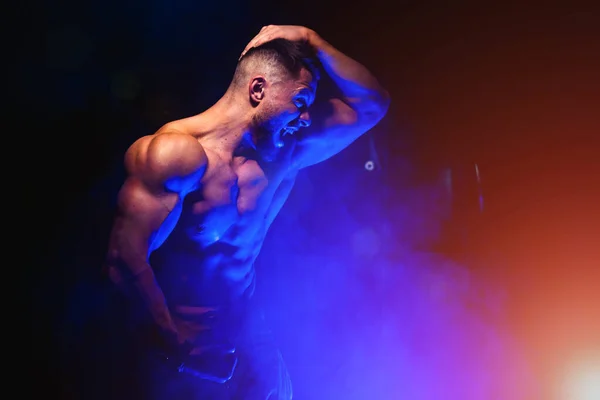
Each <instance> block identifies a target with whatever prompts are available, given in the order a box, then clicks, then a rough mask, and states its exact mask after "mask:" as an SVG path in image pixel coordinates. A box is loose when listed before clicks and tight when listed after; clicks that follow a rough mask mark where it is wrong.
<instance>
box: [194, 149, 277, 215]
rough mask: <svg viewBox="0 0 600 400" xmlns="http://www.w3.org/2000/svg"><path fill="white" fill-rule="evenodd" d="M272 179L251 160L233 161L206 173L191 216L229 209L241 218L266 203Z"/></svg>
mask: <svg viewBox="0 0 600 400" xmlns="http://www.w3.org/2000/svg"><path fill="white" fill-rule="evenodd" d="M270 181H271V179H269V177H268V175H267V173H266V172H265V170H264V169H263V168H261V166H260V165H259V164H258V163H257V162H256V161H254V160H234V161H233V163H232V164H230V165H226V164H222V165H220V166H218V168H214V169H212V170H209V171H208V172H207V174H206V175H205V177H204V179H203V181H202V182H201V188H200V190H199V191H198V193H196V196H195V201H194V204H193V210H192V211H193V213H194V214H196V215H201V214H204V213H206V212H209V211H211V210H216V209H219V208H229V209H231V211H235V212H236V214H237V215H239V216H242V215H245V214H248V213H251V212H255V211H257V209H259V208H260V206H261V205H264V204H266V203H268V191H269V190H268V189H269V186H272V185H270V183H275V182H270Z"/></svg>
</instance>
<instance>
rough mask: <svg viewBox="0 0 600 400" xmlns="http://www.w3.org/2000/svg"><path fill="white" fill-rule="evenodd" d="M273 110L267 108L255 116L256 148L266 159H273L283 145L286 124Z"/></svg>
mask: <svg viewBox="0 0 600 400" xmlns="http://www.w3.org/2000/svg"><path fill="white" fill-rule="evenodd" d="M272 111H273V110H270V109H266V110H263V111H262V112H261V113H258V114H256V115H255V116H254V127H255V143H256V150H257V151H258V153H259V155H260V156H261V157H262V158H263V159H264V160H265V161H273V160H274V159H275V158H276V156H277V154H278V153H279V151H280V149H281V148H282V147H283V140H282V136H281V135H282V130H283V129H284V127H285V124H283V123H282V122H281V121H280V120H279V119H278V118H276V116H275V113H274V112H272Z"/></svg>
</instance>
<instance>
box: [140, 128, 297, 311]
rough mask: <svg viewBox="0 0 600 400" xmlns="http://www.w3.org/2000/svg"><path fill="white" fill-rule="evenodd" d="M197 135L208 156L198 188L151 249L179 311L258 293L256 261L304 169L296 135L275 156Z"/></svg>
mask: <svg viewBox="0 0 600 400" xmlns="http://www.w3.org/2000/svg"><path fill="white" fill-rule="evenodd" d="M190 134H193V133H190ZM198 140H199V141H200V143H201V144H202V145H203V146H204V150H205V152H206V155H207V158H208V165H207V169H206V171H205V173H204V175H203V177H202V179H201V182H200V185H199V188H198V189H197V190H195V191H193V192H191V193H189V194H187V196H186V197H185V198H184V201H183V202H182V204H181V205H180V206H181V207H182V210H181V216H180V218H179V220H178V221H177V222H176V225H175V227H174V229H173V231H172V233H171V234H170V235H169V237H168V238H163V237H160V231H159V233H158V237H156V238H155V240H154V243H153V244H154V248H153V249H151V250H155V251H154V253H153V254H152V256H151V259H150V260H151V264H152V266H153V268H154V269H155V273H156V276H157V280H158V282H159V284H160V285H161V288H162V289H163V292H164V294H165V296H166V299H167V302H168V303H169V305H170V308H171V309H173V310H174V311H175V310H177V309H186V308H187V307H190V306H220V305H223V304H227V303H231V302H235V301H237V300H239V299H240V298H242V297H245V296H250V295H251V294H252V291H253V289H254V280H255V271H254V262H255V260H256V258H257V256H258V254H259V251H260V249H261V247H262V245H263V242H264V240H265V236H266V233H267V230H268V228H269V226H270V225H271V223H272V222H273V220H274V219H275V217H276V215H277V213H278V212H279V211H280V209H281V207H282V206H283V204H284V203H285V200H286V199H287V197H288V195H289V193H290V191H291V189H292V187H293V184H294V181H295V177H296V172H297V171H296V170H294V169H292V160H291V156H292V151H293V147H294V143H293V142H291V141H290V142H289V143H287V144H286V146H285V147H284V148H283V149H282V151H281V153H280V155H279V157H278V158H277V160H276V161H273V162H270V163H262V162H260V161H257V160H255V159H253V158H251V157H248V156H244V155H233V157H232V155H231V154H226V153H223V152H220V151H219V150H218V149H217V148H213V147H211V145H210V144H209V143H207V142H206V141H203V138H202V137H200V138H199V139H198ZM170 223H174V222H172V221H169V220H168V219H167V221H165V224H170ZM163 242H164V243H163Z"/></svg>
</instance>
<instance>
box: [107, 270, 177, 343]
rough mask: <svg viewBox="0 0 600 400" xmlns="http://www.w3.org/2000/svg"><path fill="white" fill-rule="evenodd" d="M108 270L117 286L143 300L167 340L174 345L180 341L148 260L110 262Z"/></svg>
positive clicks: (143, 304) (142, 302)
mask: <svg viewBox="0 0 600 400" xmlns="http://www.w3.org/2000/svg"><path fill="white" fill-rule="evenodd" d="M108 272H109V277H110V279H111V281H112V282H113V283H114V284H115V285H116V286H118V287H119V288H120V289H121V290H122V291H123V292H125V293H126V294H127V295H129V296H133V297H135V298H137V299H139V300H140V301H141V304H142V306H143V307H144V309H145V311H147V312H148V313H149V315H150V317H151V318H152V322H153V323H154V324H155V326H156V328H157V329H158V330H159V331H160V333H161V335H162V336H163V337H164V338H165V340H167V342H169V343H170V344H172V345H175V344H176V343H178V342H179V339H178V332H177V328H176V326H175V324H174V322H173V319H172V317H171V313H170V312H169V308H168V306H167V302H166V300H165V296H164V293H163V291H162V289H161V288H160V286H159V285H158V282H157V281H156V278H155V276H154V272H153V270H152V268H151V266H150V265H149V264H148V263H147V262H146V261H138V262H129V263H126V262H124V261H123V260H120V261H118V262H112V263H109V265H108Z"/></svg>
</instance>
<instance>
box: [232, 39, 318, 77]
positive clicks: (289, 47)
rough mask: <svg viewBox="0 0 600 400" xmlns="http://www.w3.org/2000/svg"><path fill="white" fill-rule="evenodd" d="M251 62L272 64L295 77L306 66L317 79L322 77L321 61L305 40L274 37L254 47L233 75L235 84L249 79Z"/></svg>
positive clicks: (245, 55)
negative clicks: (294, 40)
mask: <svg viewBox="0 0 600 400" xmlns="http://www.w3.org/2000/svg"><path fill="white" fill-rule="evenodd" d="M251 62H258V63H259V64H271V65H272V66H274V67H276V68H278V67H280V68H281V69H282V70H283V72H287V73H288V74H290V75H291V76H293V77H298V76H299V74H300V70H301V69H302V68H306V69H308V70H309V71H310V73H311V74H312V75H313V77H314V78H315V79H317V80H318V79H319V78H320V68H321V66H320V63H319V61H318V58H317V56H316V53H315V51H314V49H313V48H312V46H310V45H309V44H308V43H305V42H293V41H290V40H286V39H274V40H271V41H269V42H267V43H264V44H262V45H261V46H259V47H255V48H252V49H250V50H248V51H247V52H246V54H244V57H242V58H241V59H240V60H239V62H238V65H237V68H236V70H235V73H234V76H233V84H234V85H235V86H243V85H245V84H246V82H245V80H246V79H247V72H248V71H247V70H248V68H247V66H248V65H249V64H250V63H251Z"/></svg>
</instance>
